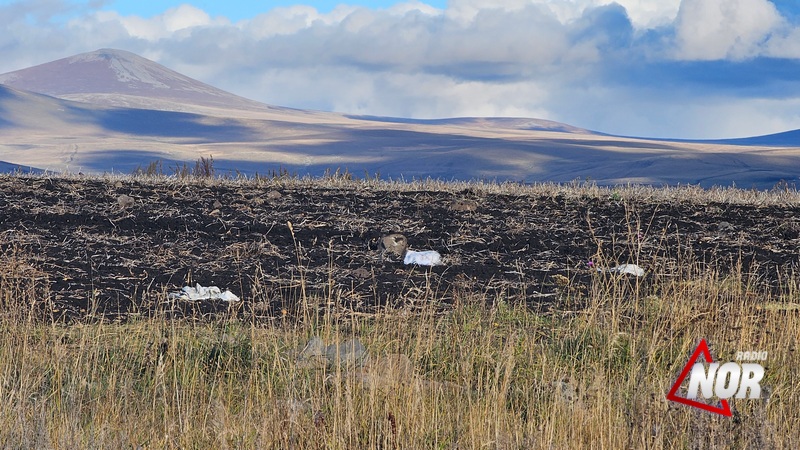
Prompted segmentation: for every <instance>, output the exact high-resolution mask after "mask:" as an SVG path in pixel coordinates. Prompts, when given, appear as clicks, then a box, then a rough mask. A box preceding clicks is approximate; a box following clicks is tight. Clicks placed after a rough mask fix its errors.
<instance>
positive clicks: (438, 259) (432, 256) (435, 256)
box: [403, 250, 442, 266]
mask: <svg viewBox="0 0 800 450" xmlns="http://www.w3.org/2000/svg"><path fill="white" fill-rule="evenodd" d="M403 264H416V265H418V266H439V265H441V264H442V255H440V254H439V252H437V251H436V250H425V251H421V252H415V251H414V250H408V251H407V252H406V256H405V258H404V259H403Z"/></svg>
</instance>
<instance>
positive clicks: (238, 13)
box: [104, 0, 447, 22]
mask: <svg viewBox="0 0 800 450" xmlns="http://www.w3.org/2000/svg"><path fill="white" fill-rule="evenodd" d="M183 3H191V4H192V5H194V6H196V7H198V8H200V9H202V10H204V11H206V12H207V13H208V14H209V15H211V16H224V17H227V18H228V19H231V20H232V21H234V22H236V21H239V20H243V19H247V18H251V17H253V16H255V15H257V14H262V13H265V12H267V11H269V10H270V9H273V8H278V7H287V6H292V5H297V4H299V3H300V2H298V1H296V0H278V1H276V0H271V1H236V0H228V1H218V0H202V1H188V2H187V1H158V2H148V1H142V0H116V1H110V2H107V3H106V4H105V6H104V9H107V10H113V11H117V12H119V13H120V14H123V15H129V14H135V15H139V16H143V17H153V16H155V15H158V14H161V13H163V12H164V10H166V9H169V8H173V7H176V6H179V5H181V4H183ZM342 3H345V4H348V5H357V6H363V7H370V8H387V7H389V6H391V5H392V4H394V3H396V2H394V1H391V0H381V1H374V0H373V1H369V0H352V1H345V2H341V1H338V0H328V1H324V2H305V3H304V4H307V5H310V6H313V7H314V8H316V9H317V10H318V11H320V12H325V13H326V12H330V11H331V10H333V9H334V8H336V6H338V5H340V4H342ZM425 3H427V4H429V5H431V6H435V7H437V8H440V9H443V8H444V7H445V6H446V4H447V2H446V1H445V0H437V1H430V0H429V1H426V2H425Z"/></svg>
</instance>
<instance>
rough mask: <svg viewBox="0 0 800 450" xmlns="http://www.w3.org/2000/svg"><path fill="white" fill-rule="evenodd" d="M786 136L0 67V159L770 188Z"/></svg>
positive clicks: (70, 65)
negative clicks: (345, 104)
mask: <svg viewBox="0 0 800 450" xmlns="http://www.w3.org/2000/svg"><path fill="white" fill-rule="evenodd" d="M797 133H798V132H789V133H783V134H781V135H779V137H773V138H769V137H765V138H750V139H746V140H730V141H714V142H712V141H707V142H687V141H665V140H652V139H642V138H628V137H618V136H609V135H604V134H601V133H595V132H592V131H589V130H584V129H581V128H577V127H573V126H570V125H566V124H561V123H558V122H552V121H547V120H541V119H531V118H453V119H438V120H416V119H403V118H385V117H372V116H354V115H346V114H339V113H332V112H321V111H306V110H298V109H292V108H285V107H278V106H272V105H266V104H263V103H259V102H255V101H252V100H248V99H245V98H242V97H239V96H236V95H234V94H231V93H228V92H225V91H222V90H220V89H217V88H214V87H212V86H209V85H207V84H204V83H202V82H200V81H197V80H193V79H191V78H189V77H186V76H184V75H181V74H179V73H177V72H175V71H172V70H170V69H168V68H166V67H163V66H161V65H159V64H157V63H155V62H153V61H150V60H148V59H145V58H142V57H140V56H137V55H135V54H132V53H129V52H126V51H122V50H113V49H103V50H98V51H95V52H90V53H84V54H80V55H76V56H73V57H70V58H64V59H60V60H57V61H53V62H50V63H46V64H42V65H38V66H34V67H30V68H27V69H22V70H19V71H15V72H10V73H7V74H2V75H0V160H2V161H6V162H8V163H11V164H18V165H22V166H30V167H38V168H41V169H46V170H52V171H74V172H78V171H82V172H87V173H103V172H124V173H129V172H131V171H132V170H134V169H135V168H136V167H139V166H146V165H147V164H148V163H150V162H153V161H155V160H162V161H163V163H164V164H163V165H164V166H165V167H167V168H168V167H170V166H172V165H178V164H181V163H182V162H192V161H195V160H197V159H198V158H199V157H201V156H203V157H208V156H213V158H214V161H215V167H216V168H217V169H218V170H219V171H222V172H225V171H230V172H239V173H244V174H254V173H262V174H263V173H268V172H270V171H274V170H279V169H286V170H289V171H291V172H296V173H298V174H300V175H303V174H311V175H320V174H322V173H324V172H325V170H327V169H334V170H335V169H337V168H340V169H342V170H344V169H345V168H346V169H348V170H349V171H351V172H352V173H354V174H356V175H362V174H364V173H365V172H368V173H370V174H375V173H380V174H381V176H383V177H391V178H400V177H403V178H405V179H411V178H425V177H433V178H441V179H491V180H512V181H525V182H534V181H556V182H567V181H572V180H575V179H586V178H591V179H592V180H594V181H596V182H598V183H600V184H620V183H646V184H656V185H660V184H677V183H692V184H700V185H703V186H711V185H730V184H732V183H735V184H736V185H738V186H740V187H751V186H754V187H759V188H769V187H771V186H773V185H774V184H775V183H776V182H778V181H779V180H786V181H789V182H793V181H795V180H797V176H798V175H797V172H796V170H794V168H796V167H800V149H798V148H797V147H798V146H800V144H796V145H795V144H794V141H796V140H798V134H797Z"/></svg>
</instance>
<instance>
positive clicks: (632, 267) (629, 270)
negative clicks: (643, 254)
mask: <svg viewBox="0 0 800 450" xmlns="http://www.w3.org/2000/svg"><path fill="white" fill-rule="evenodd" d="M597 270H601V269H597ZM606 271H607V272H612V273H626V274H628V275H635V276H637V277H641V276H644V269H642V268H641V267H639V266H637V265H636V264H620V265H618V266H617V267H612V268H610V269H607V270H606Z"/></svg>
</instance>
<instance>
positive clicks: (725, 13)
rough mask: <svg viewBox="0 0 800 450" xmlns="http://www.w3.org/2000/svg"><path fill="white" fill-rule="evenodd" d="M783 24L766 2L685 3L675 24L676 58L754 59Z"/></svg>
mask: <svg viewBox="0 0 800 450" xmlns="http://www.w3.org/2000/svg"><path fill="white" fill-rule="evenodd" d="M782 24H783V20H782V18H781V16H780V14H779V13H778V11H777V9H775V5H773V4H772V3H770V2H769V1H767V0H684V1H683V3H682V5H681V9H680V12H679V14H678V19H677V22H676V37H677V48H676V55H677V57H678V58H680V59H700V60H702V59H726V58H732V59H744V58H750V57H754V56H757V55H759V54H760V53H761V52H762V50H763V44H764V42H766V41H767V39H768V38H769V37H770V34H771V33H772V32H773V31H774V30H776V29H778V28H779V27H780V26H781V25H782Z"/></svg>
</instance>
